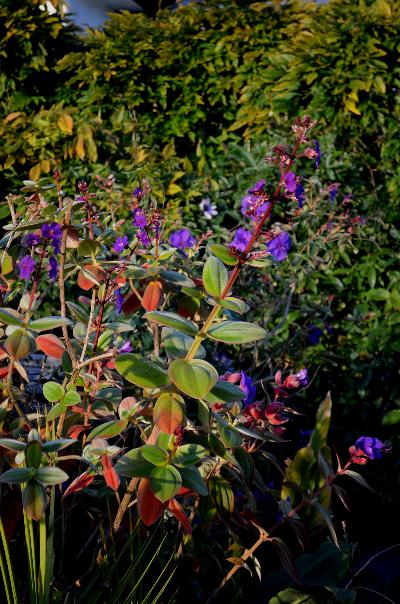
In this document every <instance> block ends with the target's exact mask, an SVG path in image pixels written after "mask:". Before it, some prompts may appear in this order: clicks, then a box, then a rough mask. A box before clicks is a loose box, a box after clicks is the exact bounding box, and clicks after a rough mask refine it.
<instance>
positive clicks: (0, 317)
mask: <svg viewBox="0 0 400 604" xmlns="http://www.w3.org/2000/svg"><path fill="white" fill-rule="evenodd" d="M0 323H4V324H5V325H17V326H21V325H23V324H24V317H23V316H22V315H20V314H19V312H17V311H16V310H14V309H13V308H0Z"/></svg>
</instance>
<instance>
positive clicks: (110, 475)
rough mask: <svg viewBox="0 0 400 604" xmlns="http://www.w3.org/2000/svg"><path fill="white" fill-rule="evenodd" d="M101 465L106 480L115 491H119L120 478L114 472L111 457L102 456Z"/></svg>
mask: <svg viewBox="0 0 400 604" xmlns="http://www.w3.org/2000/svg"><path fill="white" fill-rule="evenodd" d="M100 461H101V465H102V466H103V474H104V480H105V481H106V483H107V484H108V486H109V487H110V489H112V490H113V491H118V487H119V483H120V480H119V476H118V474H117V473H116V471H115V470H114V466H113V465H112V461H111V457H110V456H109V455H102V456H101V457H100Z"/></svg>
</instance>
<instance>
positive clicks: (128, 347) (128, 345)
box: [118, 340, 133, 352]
mask: <svg viewBox="0 0 400 604" xmlns="http://www.w3.org/2000/svg"><path fill="white" fill-rule="evenodd" d="M132 350H133V348H132V344H131V343H130V341H129V340H128V341H127V342H125V344H123V345H122V346H121V348H118V352H132Z"/></svg>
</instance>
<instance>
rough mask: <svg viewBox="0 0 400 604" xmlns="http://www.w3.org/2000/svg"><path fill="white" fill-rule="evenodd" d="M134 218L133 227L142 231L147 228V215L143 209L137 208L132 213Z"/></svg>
mask: <svg viewBox="0 0 400 604" xmlns="http://www.w3.org/2000/svg"><path fill="white" fill-rule="evenodd" d="M132 216H133V223H132V224H133V226H135V227H138V228H140V229H142V228H143V227H145V226H146V225H147V218H146V214H145V213H144V212H143V210H142V209H141V208H135V209H134V210H133V211H132Z"/></svg>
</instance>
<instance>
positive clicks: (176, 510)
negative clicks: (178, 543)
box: [168, 498, 192, 535]
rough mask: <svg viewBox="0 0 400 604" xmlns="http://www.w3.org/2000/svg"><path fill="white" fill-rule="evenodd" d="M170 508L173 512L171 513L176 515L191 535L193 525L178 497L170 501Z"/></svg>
mask: <svg viewBox="0 0 400 604" xmlns="http://www.w3.org/2000/svg"><path fill="white" fill-rule="evenodd" d="M168 509H169V511H170V512H171V514H173V515H174V516H175V518H176V519H177V521H178V522H179V523H180V524H181V525H182V526H183V528H184V529H185V531H186V532H187V533H189V535H191V534H192V527H191V525H190V522H189V518H188V517H187V516H186V514H185V512H184V511H183V507H182V506H181V504H180V503H178V502H177V500H176V499H174V498H172V499H170V500H169V502H168Z"/></svg>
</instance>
